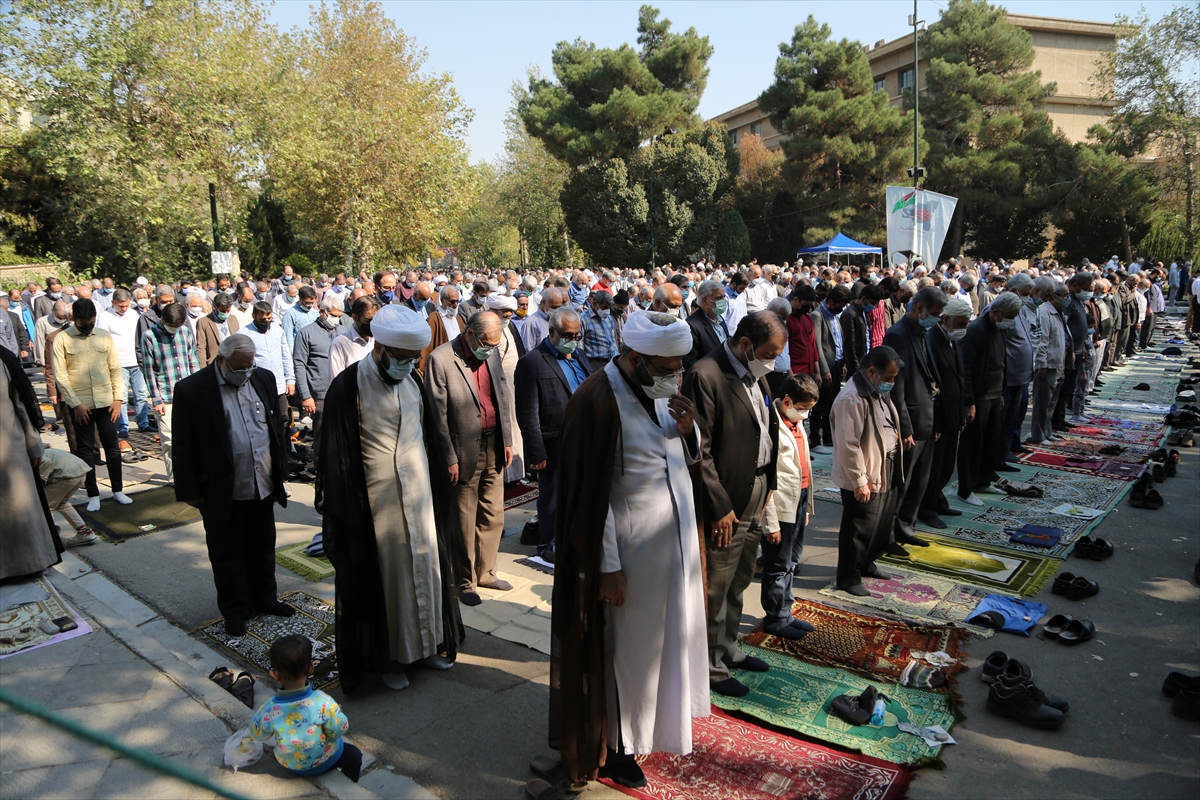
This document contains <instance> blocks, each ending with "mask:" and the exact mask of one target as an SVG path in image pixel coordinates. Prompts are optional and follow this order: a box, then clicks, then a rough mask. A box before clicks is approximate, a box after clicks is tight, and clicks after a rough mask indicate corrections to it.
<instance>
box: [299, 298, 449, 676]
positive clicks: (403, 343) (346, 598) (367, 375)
mask: <svg viewBox="0 0 1200 800" xmlns="http://www.w3.org/2000/svg"><path fill="white" fill-rule="evenodd" d="M371 334H372V336H373V340H374V344H373V346H372V351H371V355H370V356H369V357H367V358H365V359H363V360H361V361H359V362H357V363H354V364H351V365H350V366H349V367H347V368H346V369H345V371H343V372H342V373H341V374H339V375H338V376H337V377H336V378H334V380H333V383H332V384H331V385H330V387H329V391H328V393H327V394H326V395H325V414H324V417H325V422H324V425H323V426H322V428H321V453H322V457H321V459H320V461H318V462H317V509H318V510H319V511H320V512H321V513H322V514H323V515H324V517H325V526H324V528H325V536H324V544H325V552H326V554H327V555H328V556H329V559H330V561H332V562H333V566H334V568H335V569H336V570H337V575H336V578H335V581H336V585H337V634H338V635H337V662H338V671H339V673H340V674H341V680H342V685H343V687H345V689H346V691H348V692H350V691H354V690H355V689H356V688H357V687H358V686H359V683H360V682H361V681H362V677H363V674H364V673H368V672H374V673H378V674H380V675H382V676H383V682H384V683H385V684H386V685H387V686H389V687H391V688H393V689H403V688H404V687H406V686H408V677H407V676H406V675H405V674H404V666H405V665H408V664H416V663H420V664H422V665H424V666H427V667H432V668H434V669H449V668H450V667H451V666H453V665H454V657H455V655H456V652H457V645H458V642H459V641H460V640H461V639H462V637H463V627H462V619H461V617H460V615H459V610H458V602H457V597H458V592H457V590H456V589H455V585H454V576H455V569H454V566H455V564H457V563H460V562H461V560H462V559H463V558H465V553H460V552H459V551H460V550H462V547H463V545H462V537H461V536H458V535H456V529H455V528H454V516H453V511H452V498H453V493H452V491H451V488H450V485H449V481H448V477H447V475H448V472H447V466H446V464H443V463H433V462H435V461H436V459H437V455H436V454H437V452H438V451H437V449H436V448H432V447H428V446H427V435H426V430H427V428H426V422H427V419H428V415H429V414H430V413H431V412H430V409H429V406H428V402H427V399H426V393H425V388H424V385H423V384H422V383H421V380H420V378H419V377H418V376H417V374H416V373H415V371H414V366H415V364H416V362H417V359H418V358H420V355H421V349H422V348H423V347H425V346H426V345H427V344H429V337H430V331H429V325H428V324H427V323H426V321H425V319H424V318H423V317H422V316H421V315H420V314H418V313H416V312H415V311H413V310H412V309H411V308H408V307H407V306H405V305H401V304H398V303H394V304H390V305H385V306H383V307H382V308H380V309H379V311H378V313H376V314H375V316H374V318H373V319H372V320H371Z"/></svg>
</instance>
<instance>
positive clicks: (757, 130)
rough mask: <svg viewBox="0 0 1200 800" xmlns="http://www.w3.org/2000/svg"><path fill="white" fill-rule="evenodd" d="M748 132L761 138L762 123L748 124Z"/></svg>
mask: <svg viewBox="0 0 1200 800" xmlns="http://www.w3.org/2000/svg"><path fill="white" fill-rule="evenodd" d="M750 132H751V133H752V134H754V135H755V136H762V123H761V122H752V123H750Z"/></svg>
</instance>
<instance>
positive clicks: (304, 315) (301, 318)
mask: <svg viewBox="0 0 1200 800" xmlns="http://www.w3.org/2000/svg"><path fill="white" fill-rule="evenodd" d="M319 316H321V312H319V311H318V310H317V306H316V304H313V307H312V308H310V309H307V310H305V308H304V306H302V305H300V304H299V303H297V304H296V305H294V306H292V307H291V308H289V309H288V310H287V313H286V314H284V315H283V336H284V338H285V339H286V340H287V346H288V350H292V349H294V348H295V347H296V334H297V333H299V332H300V329H301V328H307V327H308V326H309V325H311V324H312V323H314V322H316V321H317V317H319Z"/></svg>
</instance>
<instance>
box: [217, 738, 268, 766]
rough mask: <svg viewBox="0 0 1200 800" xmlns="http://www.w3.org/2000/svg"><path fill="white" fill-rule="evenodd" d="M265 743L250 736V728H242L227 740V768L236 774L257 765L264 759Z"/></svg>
mask: <svg viewBox="0 0 1200 800" xmlns="http://www.w3.org/2000/svg"><path fill="white" fill-rule="evenodd" d="M262 754H263V743H262V742H259V741H255V740H254V738H253V737H251V736H250V729H249V728H242V729H241V730H240V731H238V732H237V733H235V734H233V735H232V736H230V737H229V738H228V739H226V740H225V766H227V767H232V768H233V771H234V772H237V771H238V770H239V769H243V768H245V767H249V766H251V765H253V764H257V763H258V760H259V759H260V758H262Z"/></svg>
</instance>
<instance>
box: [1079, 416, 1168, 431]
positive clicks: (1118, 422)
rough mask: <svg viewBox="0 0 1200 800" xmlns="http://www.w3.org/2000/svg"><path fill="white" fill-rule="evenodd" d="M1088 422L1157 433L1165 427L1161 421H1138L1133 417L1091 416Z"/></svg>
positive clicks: (1108, 426)
mask: <svg viewBox="0 0 1200 800" xmlns="http://www.w3.org/2000/svg"><path fill="white" fill-rule="evenodd" d="M1088 422H1089V423H1091V424H1092V425H1100V426H1102V427H1105V428H1121V429H1123V430H1127V431H1142V432H1150V433H1157V432H1161V431H1162V429H1163V427H1164V426H1163V424H1162V422H1161V421H1159V422H1138V421H1137V420H1133V419H1118V418H1116V417H1090V418H1089V419H1088Z"/></svg>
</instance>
